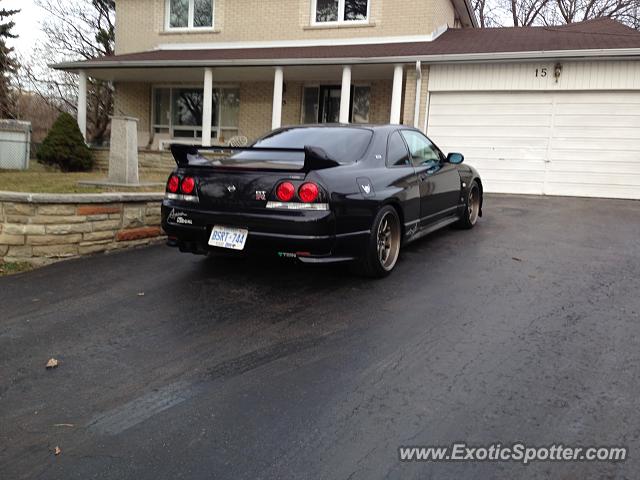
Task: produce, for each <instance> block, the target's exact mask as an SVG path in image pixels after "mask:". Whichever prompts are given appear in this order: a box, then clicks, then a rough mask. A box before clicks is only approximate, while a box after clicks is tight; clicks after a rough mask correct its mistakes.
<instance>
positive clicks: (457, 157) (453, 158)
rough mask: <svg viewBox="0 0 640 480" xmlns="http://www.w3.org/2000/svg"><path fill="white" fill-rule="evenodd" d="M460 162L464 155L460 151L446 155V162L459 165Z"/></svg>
mask: <svg viewBox="0 0 640 480" xmlns="http://www.w3.org/2000/svg"><path fill="white" fill-rule="evenodd" d="M462 162H464V155H462V154H461V153H450V154H449V155H447V163H451V164H453V165H460V164H461V163H462Z"/></svg>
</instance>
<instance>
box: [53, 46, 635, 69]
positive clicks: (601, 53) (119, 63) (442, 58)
mask: <svg viewBox="0 0 640 480" xmlns="http://www.w3.org/2000/svg"><path fill="white" fill-rule="evenodd" d="M592 58H606V59H634V60H638V59H640V48H617V49H592V50H551V51H545V50H542V51H532V52H499V53H459V54H438V55H412V56H396V57H345V58H293V59H232V60H137V61H136V60H114V61H92V60H89V61H84V62H64V63H58V64H54V65H50V67H51V68H54V69H56V70H66V71H74V72H77V71H79V70H87V69H113V68H154V67H155V68H167V67H169V68H171V67H185V68H188V67H200V68H202V67H273V66H308V65H345V64H349V65H376V64H378V65H379V64H398V63H415V62H416V61H420V62H422V63H428V64H437V63H496V62H517V61H521V60H540V59H572V60H580V59H592Z"/></svg>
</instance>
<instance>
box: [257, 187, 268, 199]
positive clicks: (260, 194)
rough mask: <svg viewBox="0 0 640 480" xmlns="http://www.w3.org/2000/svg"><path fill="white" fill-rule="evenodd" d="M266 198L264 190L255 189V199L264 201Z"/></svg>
mask: <svg viewBox="0 0 640 480" xmlns="http://www.w3.org/2000/svg"><path fill="white" fill-rule="evenodd" d="M266 199H267V192H265V191H264V190H256V200H258V201H264V200H266Z"/></svg>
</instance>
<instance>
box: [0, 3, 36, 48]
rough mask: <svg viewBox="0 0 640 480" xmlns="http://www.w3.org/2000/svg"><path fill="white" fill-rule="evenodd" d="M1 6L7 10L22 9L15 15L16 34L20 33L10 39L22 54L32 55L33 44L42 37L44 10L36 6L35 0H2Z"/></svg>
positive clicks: (10, 42)
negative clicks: (41, 28)
mask: <svg viewBox="0 0 640 480" xmlns="http://www.w3.org/2000/svg"><path fill="white" fill-rule="evenodd" d="M0 7H1V8H5V9H7V10H18V9H19V10H21V11H20V13H18V14H16V15H14V16H13V21H14V22H16V26H15V27H14V29H13V31H12V32H13V33H14V34H18V35H20V37H19V38H16V39H15V40H9V41H8V43H9V45H10V46H12V47H14V48H15V49H16V50H17V52H18V53H19V55H20V56H23V57H27V58H28V57H30V56H31V50H32V48H33V45H34V44H35V43H36V42H37V41H38V40H39V39H40V38H42V34H41V32H40V20H41V19H42V17H43V15H42V11H41V9H40V8H39V7H37V6H36V4H35V0H2V2H0Z"/></svg>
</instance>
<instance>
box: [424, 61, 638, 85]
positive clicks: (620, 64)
mask: <svg viewBox="0 0 640 480" xmlns="http://www.w3.org/2000/svg"><path fill="white" fill-rule="evenodd" d="M560 63H561V64H562V73H561V75H560V78H559V79H558V81H557V82H556V80H555V78H554V74H553V72H554V68H555V64H556V62H539V63H498V64H475V65H468V64H452V65H432V66H431V70H430V73H429V91H431V92H446V91H505V90H511V91H516V90H517V91H522V90H528V91H535V90H550V91H566V90H634V89H640V61H637V60H634V61H608V62H605V61H602V62H566V61H565V62H560ZM542 69H546V71H547V74H546V76H544V77H543V76H542ZM536 70H538V76H536Z"/></svg>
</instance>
